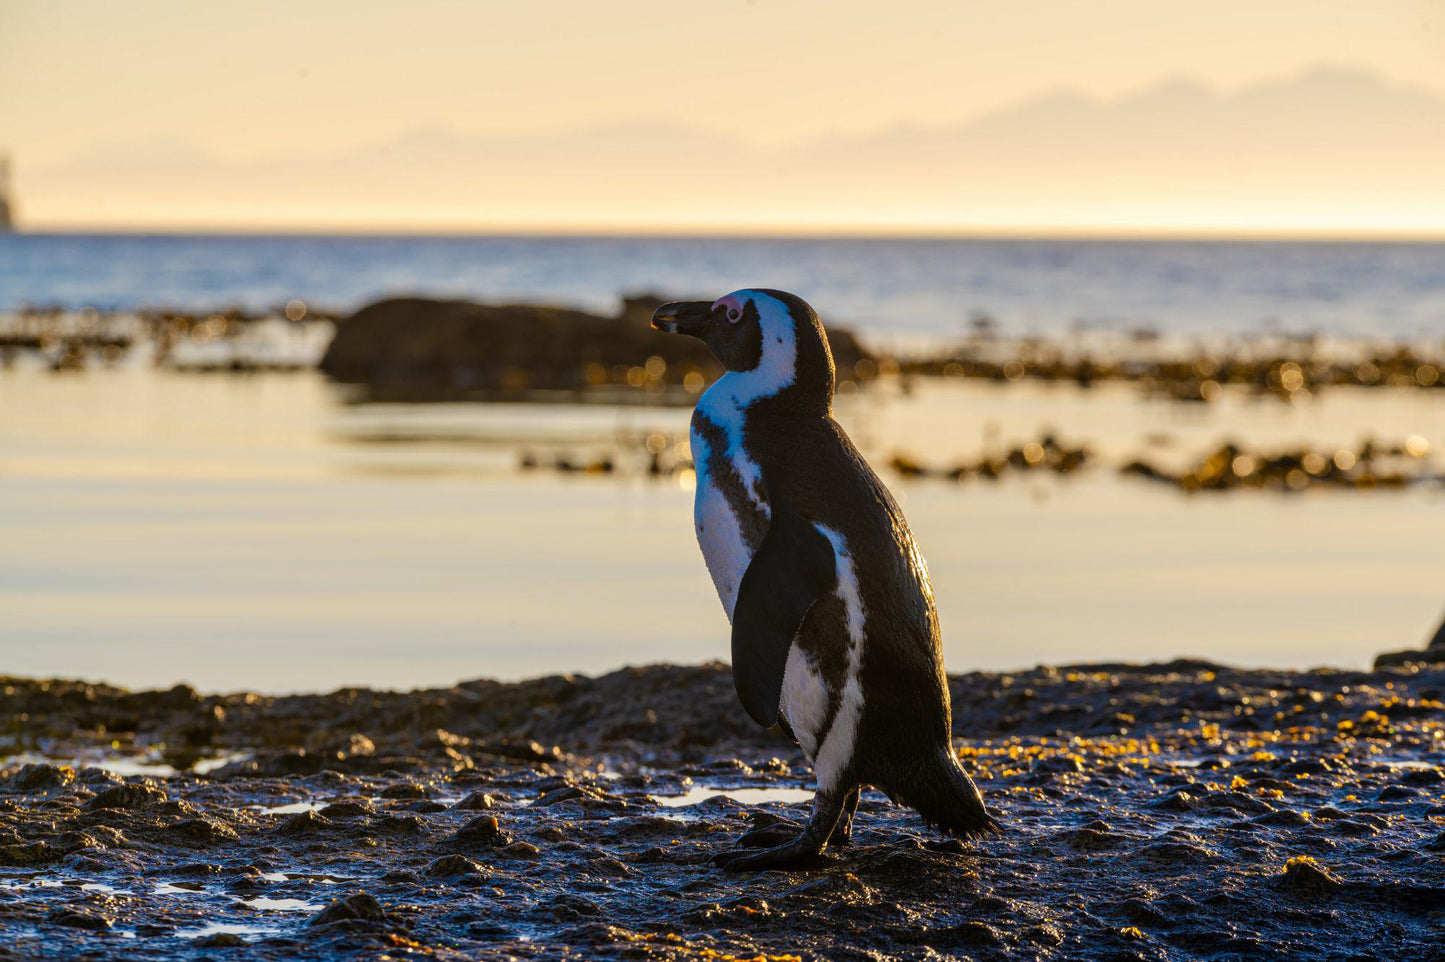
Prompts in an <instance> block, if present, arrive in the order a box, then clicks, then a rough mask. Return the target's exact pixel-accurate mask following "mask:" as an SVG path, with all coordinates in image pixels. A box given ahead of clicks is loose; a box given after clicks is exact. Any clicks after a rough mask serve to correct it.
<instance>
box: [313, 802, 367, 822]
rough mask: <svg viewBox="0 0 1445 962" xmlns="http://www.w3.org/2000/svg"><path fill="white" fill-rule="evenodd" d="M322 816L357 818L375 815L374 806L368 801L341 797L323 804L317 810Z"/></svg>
mask: <svg viewBox="0 0 1445 962" xmlns="http://www.w3.org/2000/svg"><path fill="white" fill-rule="evenodd" d="M316 814H318V815H320V816H321V817H322V818H328V819H330V818H359V817H361V816H362V815H375V814H376V806H374V805H372V804H371V803H370V802H365V801H356V800H354V799H343V800H341V801H336V802H332V803H331V804H329V805H326V806H323V807H322V808H321V809H320V810H318V811H317V813H316Z"/></svg>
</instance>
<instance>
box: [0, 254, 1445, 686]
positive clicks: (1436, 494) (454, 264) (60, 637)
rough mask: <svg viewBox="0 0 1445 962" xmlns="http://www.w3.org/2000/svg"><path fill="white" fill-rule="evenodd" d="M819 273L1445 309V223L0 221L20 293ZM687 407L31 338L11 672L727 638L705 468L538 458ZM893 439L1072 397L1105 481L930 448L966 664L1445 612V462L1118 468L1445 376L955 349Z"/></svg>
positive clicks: (593, 656)
mask: <svg viewBox="0 0 1445 962" xmlns="http://www.w3.org/2000/svg"><path fill="white" fill-rule="evenodd" d="M745 285H774V286H779V287H785V288H791V289H794V290H797V291H800V292H803V293H805V294H806V295H807V296H808V297H809V299H810V300H812V301H813V303H814V304H815V305H816V306H817V307H818V308H819V309H820V311H821V312H822V313H823V314H824V316H825V318H826V319H828V320H829V321H830V322H840V321H848V322H852V323H854V324H856V325H858V326H859V327H860V328H861V329H863V330H864V331H866V332H868V333H871V334H874V335H878V336H887V335H890V334H896V335H899V336H908V335H934V336H937V335H940V334H943V335H946V334H950V333H954V332H957V331H960V330H962V329H963V328H965V327H966V325H967V324H968V322H969V320H970V318H972V317H973V316H975V315H978V314H988V315H990V316H992V317H994V318H995V319H996V320H997V321H998V323H999V325H1000V328H1001V329H1002V330H1003V331H1004V332H1005V333H1008V334H1022V333H1025V332H1028V331H1031V330H1032V331H1039V332H1059V331H1066V330H1068V329H1069V328H1070V326H1071V325H1073V324H1074V323H1075V322H1076V321H1079V320H1084V321H1087V322H1090V323H1093V324H1097V325H1100V326H1110V327H1116V328H1133V327H1138V326H1145V325H1147V326H1152V327H1154V328H1156V329H1158V330H1160V331H1161V332H1163V333H1166V334H1170V333H1172V334H1178V335H1186V336H1187V335H1192V334H1199V335H1205V334H1220V333H1235V332H1238V333H1243V332H1254V331H1259V330H1261V329H1268V328H1269V327H1270V326H1274V327H1277V328H1279V329H1282V330H1286V331H1302V330H1308V329H1317V330H1321V331H1326V332H1332V333H1341V334H1359V333H1364V334H1383V335H1390V336H1395V337H1399V336H1427V335H1428V336H1429V337H1431V338H1432V339H1433V338H1439V337H1441V336H1442V335H1445V245H1441V244H1436V245H1427V244H1303V243H1136V242H1127V243H1126V242H1078V241H981V240H968V241H890V240H826V241H822V240H736V239H730V240H724V239H709V240H697V239H656V238H652V239H649V238H622V239H617V238H565V239H560V238H553V239H539V238H404V237H378V238H364V237H196V236H120V235H114V236H79V235H71V236H62V235H51V236H45V235H21V236H12V237H0V311H4V310H7V309H11V308H14V307H16V306H18V305H21V304H24V303H36V304H46V303H49V304H57V303H58V304H61V305H65V306H69V307H79V306H83V305H93V306H98V307H107V308H121V309H125V308H132V307H136V306H142V305H156V306H160V305H167V306H175V307H179V308H189V309H201V310H204V309H213V308H216V307H219V306H223V305H229V304H239V305H242V306H245V307H248V308H252V309H264V308H269V307H274V306H276V305H277V304H279V303H280V302H283V301H285V300H287V299H289V298H292V297H301V298H304V299H305V300H307V301H308V302H309V303H312V304H313V305H317V306H321V307H325V308H330V309H335V310H348V309H350V308H353V307H356V306H358V305H360V304H362V303H364V302H366V301H368V300H370V299H372V298H375V297H380V296H383V295H385V294H389V293H400V292H419V293H425V294H433V295H455V296H468V297H476V298H483V299H512V298H524V299H531V300H537V301H546V302H553V303H567V304H576V305H580V306H584V307H590V308H593V309H597V310H611V309H612V308H613V307H614V306H615V304H616V300H617V297H618V296H619V295H620V294H621V293H623V292H629V291H643V290H651V291H657V292H661V293H666V294H674V295H681V296H686V295H691V294H715V293H718V292H721V291H725V290H730V289H733V288H736V287H740V286H745ZM687 416H688V412H687V411H686V410H685V409H679V408H638V407H633V406H626V407H616V408H614V407H608V406H604V405H591V406H576V405H498V404H490V405H488V404H439V405H416V404H410V405H388V404H358V403H354V398H352V397H351V395H350V394H349V393H348V392H346V391H344V390H342V389H340V388H338V387H337V386H336V385H332V384H329V383H327V382H326V380H325V379H324V378H323V377H322V376H321V375H320V374H319V372H316V371H299V372H295V373H287V374H282V373H267V374H259V375H225V374H197V373H188V372H186V371H180V370H173V369H168V368H165V367H160V368H158V367H156V366H154V365H153V364H152V363H150V361H149V358H148V356H147V355H145V353H144V352H132V356H127V357H126V358H125V359H124V361H123V362H121V363H117V364H114V365H103V364H91V365H88V366H87V367H86V368H85V369H84V370H82V371H74V372H73V371H65V372H61V373H56V372H52V371H51V370H50V369H49V365H48V364H47V363H45V360H44V359H43V358H41V357H38V356H21V357H18V358H15V359H14V360H13V361H12V362H11V363H10V364H9V366H8V367H4V368H0V546H3V550H0V674H4V673H7V672H12V673H21V674H30V675H43V676H44V675H64V676H82V677H87V678H93V679H103V680H108V681H113V682H119V683H123V684H128V685H135V686H147V685H161V686H165V685H170V684H173V683H175V682H177V681H188V682H190V683H192V684H195V685H197V686H199V687H202V688H206V689H224V688H238V687H251V688H257V689H263V690H270V691H278V690H294V689H325V688H330V687H335V686H337V685H342V684H361V685H380V686H409V685H425V684H446V683H450V682H452V681H455V680H457V679H459V678H466V677H476V676H483V675H486V676H494V677H497V676H500V677H519V676H524V675H538V674H547V673H552V672H558V671H588V672H596V671H603V670H607V669H610V668H614V667H617V666H619V665H623V664H636V663H640V662H647V661H660V660H667V661H681V662H696V661H701V660H704V659H707V658H725V657H726V656H727V653H728V643H727V624H726V618H725V617H724V615H723V613H722V610H721V607H720V606H719V605H718V604H717V600H716V596H715V594H714V592H713V589H712V585H711V582H710V581H709V579H708V577H707V574H706V571H705V569H704V567H703V564H702V560H701V558H700V557H699V555H698V552H697V547H696V544H695V542H694V540H693V536H692V523H691V508H690V503H691V499H692V495H691V493H690V492H689V491H688V490H686V488H685V486H684V485H683V484H682V482H681V479H677V481H676V482H674V481H666V480H664V481H656V480H648V479H647V478H646V477H645V476H644V475H643V474H642V473H641V472H640V471H635V472H633V473H631V474H627V473H626V472H619V474H618V475H616V476H606V477H590V476H569V477H563V476H558V475H552V474H549V473H546V472H536V471H532V472H523V471H519V470H518V464H519V461H520V458H521V456H522V454H523V451H524V450H528V451H536V452H540V454H541V455H542V458H543V460H544V461H545V462H547V463H550V459H551V458H552V457H553V456H555V455H558V454H565V455H567V456H568V457H569V458H571V459H572V460H574V461H577V462H578V463H581V462H584V461H586V460H587V459H589V458H593V457H596V456H598V455H599V454H601V453H606V452H608V451H611V450H613V449H614V448H615V447H616V445H617V443H618V438H620V437H632V436H644V435H645V434H646V433H647V432H651V431H658V432H664V433H665V434H668V435H671V436H672V437H673V438H681V437H683V436H684V435H685V430H686V424H687ZM839 416H840V419H841V420H842V421H843V423H844V424H845V426H846V427H847V429H848V430H849V432H850V433H851V434H852V435H853V437H854V438H855V440H857V441H858V442H859V444H860V446H861V448H862V449H863V451H864V452H865V454H866V455H867V456H868V457H869V458H870V459H871V460H873V462H874V463H875V464H877V465H880V466H883V465H886V464H887V462H888V460H889V458H890V457H891V455H892V454H893V453H895V452H899V451H903V452H906V453H910V454H912V455H916V456H918V457H920V458H921V459H922V460H924V461H925V462H927V463H931V464H947V463H951V460H956V459H975V458H977V457H978V456H979V455H980V453H981V452H982V451H983V450H984V449H985V448H988V447H991V446H993V445H996V444H998V443H1006V444H1014V443H1022V442H1023V441H1024V440H1027V439H1031V438H1035V437H1038V436H1039V435H1040V433H1042V432H1044V431H1057V432H1059V434H1060V436H1061V437H1063V438H1065V439H1066V440H1069V441H1072V442H1078V443H1083V444H1086V445H1088V446H1089V447H1090V448H1091V449H1092V450H1094V451H1095V452H1096V453H1098V454H1100V455H1101V456H1102V457H1103V459H1104V460H1103V465H1102V466H1100V467H1098V468H1096V469H1094V470H1092V471H1090V472H1086V473H1085V474H1084V475H1083V476H1082V477H1079V478H1077V479H1073V480H1070V481H1060V480H1055V479H1051V478H1034V477H1030V478H1028V479H1012V480H1005V481H1002V482H1000V483H998V484H997V485H990V484H984V483H973V484H969V485H962V486H960V485H954V484H949V483H944V482H915V483H909V482H907V481H905V480H903V479H902V478H900V477H899V476H898V475H896V474H894V473H892V472H888V471H887V470H886V469H885V480H886V481H887V483H888V484H890V485H891V486H893V487H894V490H895V491H896V492H897V494H898V495H899V497H900V499H901V500H902V501H903V503H904V505H905V510H906V511H907V513H908V516H909V518H910V521H911V523H912V525H913V528H914V530H915V532H916V533H917V535H918V537H919V540H920V543H921V545H922V547H923V550H924V553H925V555H926V556H927V558H928V560H929V564H930V568H931V571H932V575H933V579H934V585H935V588H936V590H937V593H938V599H939V609H940V614H941V618H942V621H943V625H944V635H945V639H946V653H947V658H948V664H949V667H950V668H951V669H952V670H954V671H963V670H966V669H969V668H1013V667H1020V666H1025V665H1029V664H1033V663H1036V662H1041V661H1044V662H1052V663H1069V662H1079V661H1089V660H1114V659H1118V660H1136V661H1148V660H1156V659H1167V658H1171V657H1174V656H1178V655H1193V656H1202V657H1207V658H1215V659H1221V660H1224V661H1229V662H1235V663H1241V664H1250V665H1254V664H1278V665H1293V666H1307V665H1318V664H1331V665H1345V666H1351V667H1363V666H1365V665H1368V664H1369V661H1370V659H1371V658H1372V657H1373V656H1374V655H1375V654H1376V653H1378V652H1380V651H1382V650H1387V649H1397V648H1403V647H1407V646H1413V645H1418V644H1419V643H1420V642H1422V641H1423V640H1424V639H1425V638H1426V637H1428V635H1429V633H1430V632H1432V631H1433V630H1434V627H1435V625H1436V624H1438V621H1439V618H1440V611H1441V606H1442V604H1445V597H1442V592H1441V588H1440V578H1439V573H1440V571H1441V570H1442V566H1445V543H1442V542H1441V541H1440V539H1439V537H1438V534H1437V533H1436V529H1437V528H1438V525H1435V526H1433V527H1432V524H1434V523H1433V521H1432V520H1431V519H1433V518H1434V517H1435V516H1436V515H1438V514H1439V512H1440V509H1441V507H1442V506H1445V488H1441V487H1440V486H1439V485H1434V486H1422V487H1415V488H1410V489H1405V490H1401V491H1376V492H1371V493H1347V492H1338V491H1320V492H1314V491H1311V492H1308V493H1306V494H1305V495H1302V496H1299V497H1294V498H1286V497H1283V496H1280V495H1274V494H1268V493H1264V492H1241V493H1237V494H1232V495H1227V496H1221V497H1196V498H1190V497H1186V496H1184V495H1182V494H1180V493H1178V492H1176V491H1172V490H1168V489H1164V488H1162V487H1159V486H1155V485H1147V484H1145V483H1144V482H1140V481H1130V480H1126V479H1122V478H1120V477H1119V475H1118V474H1117V473H1116V469H1117V465H1118V464H1121V463H1123V462H1124V461H1125V460H1127V459H1129V458H1131V457H1134V456H1137V455H1140V454H1147V455H1149V456H1150V457H1151V458H1155V459H1163V460H1164V461H1167V462H1170V463H1178V464H1183V463H1187V462H1189V461H1190V460H1191V459H1193V458H1196V457H1198V456H1199V455H1200V454H1201V453H1202V452H1205V451H1208V450H1212V448H1213V447H1214V446H1216V445H1217V444H1218V443H1220V442H1221V441H1223V440H1225V439H1234V440H1237V441H1239V442H1241V443H1242V444H1244V445H1246V446H1248V447H1261V448H1263V449H1282V448H1286V447H1288V446H1291V445H1299V444H1309V445H1316V446H1321V448H1322V449H1324V450H1328V449H1329V448H1330V447H1332V446H1339V447H1345V446H1354V445H1358V444H1359V443H1360V442H1361V441H1362V439H1364V438H1366V437H1376V438H1379V439H1380V440H1381V441H1382V442H1390V441H1398V440H1399V439H1401V438H1405V437H1408V436H1413V435H1418V436H1419V437H1420V438H1424V439H1426V441H1427V442H1428V443H1429V444H1430V445H1431V446H1433V449H1434V451H1435V452H1440V451H1445V392H1441V391H1419V390H1399V391H1396V390H1352V389H1346V388H1341V389H1330V390H1327V391H1323V392H1320V393H1319V395H1318V396H1317V397H1315V398H1314V399H1313V400H1311V401H1310V402H1309V403H1306V404H1285V403H1279V402H1277V401H1275V400H1272V399H1260V398H1258V397H1255V396H1253V395H1250V394H1249V393H1248V392H1246V391H1243V390H1240V391H1233V390H1231V391H1226V392H1225V397H1224V398H1223V400H1221V401H1218V402H1216V403H1212V404H1209V405H1199V404H1194V405H1181V404H1179V403H1177V402H1172V401H1167V400H1161V399H1157V398H1145V397H1141V396H1140V395H1139V394H1138V393H1137V392H1136V391H1135V390H1133V389H1132V388H1129V387H1126V386H1124V385H1104V386H1101V387H1095V388H1094V389H1092V390H1088V391H1085V390H1082V389H1079V388H1077V387H1075V386H1073V385H1048V384H1041V385H1035V384H1021V385H1013V386H999V385H991V384H980V383H962V384H954V383H928V384H924V385H919V386H917V387H916V388H915V389H913V390H910V391H903V390H902V389H901V388H899V389H897V390H895V389H892V388H889V389H887V390H884V389H878V390H874V391H872V392H868V393H866V394H862V395H856V396H852V397H848V398H844V399H843V400H842V401H840V405H839Z"/></svg>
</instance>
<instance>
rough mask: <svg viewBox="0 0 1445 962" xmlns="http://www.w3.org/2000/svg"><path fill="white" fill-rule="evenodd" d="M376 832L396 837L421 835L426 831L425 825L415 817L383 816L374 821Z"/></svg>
mask: <svg viewBox="0 0 1445 962" xmlns="http://www.w3.org/2000/svg"><path fill="white" fill-rule="evenodd" d="M376 830H377V831H378V832H387V833H390V834H398V835H422V834H424V833H425V832H426V831H427V824H426V822H424V821H422V820H421V819H420V818H418V817H417V816H415V815H383V816H382V817H381V818H379V819H377V820H376Z"/></svg>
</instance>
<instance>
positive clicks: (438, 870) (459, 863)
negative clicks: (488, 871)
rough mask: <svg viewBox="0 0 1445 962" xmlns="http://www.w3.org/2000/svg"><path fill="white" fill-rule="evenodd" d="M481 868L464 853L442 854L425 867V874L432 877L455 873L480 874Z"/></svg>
mask: <svg viewBox="0 0 1445 962" xmlns="http://www.w3.org/2000/svg"><path fill="white" fill-rule="evenodd" d="M482 872H483V869H482V867H481V866H480V865H478V864H477V863H476V862H473V861H472V860H471V859H469V858H467V857H466V856H465V855H443V856H442V857H441V858H439V859H437V860H435V861H434V862H432V863H431V864H430V865H428V866H427V867H426V874H428V875H430V876H431V877H432V878H451V877H453V876H456V875H481V874H482Z"/></svg>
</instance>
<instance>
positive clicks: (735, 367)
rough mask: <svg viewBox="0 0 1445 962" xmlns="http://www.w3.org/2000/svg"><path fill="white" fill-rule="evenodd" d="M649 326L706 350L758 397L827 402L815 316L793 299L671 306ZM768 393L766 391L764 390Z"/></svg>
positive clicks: (828, 372) (769, 293)
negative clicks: (688, 339) (749, 383)
mask: <svg viewBox="0 0 1445 962" xmlns="http://www.w3.org/2000/svg"><path fill="white" fill-rule="evenodd" d="M652 326H653V328H655V329H656V330H659V331H666V332H668V333H670V334H686V335H688V336H690V337H695V338H697V339H698V340H700V341H702V342H703V343H704V344H706V345H707V346H708V349H709V350H711V351H712V353H713V354H714V356H716V357H717V359H718V360H719V361H721V362H722V364H723V367H725V368H727V369H728V370H729V371H732V372H736V373H738V374H740V375H742V376H744V377H746V378H748V379H749V380H750V381H752V380H756V381H757V382H758V383H757V384H756V385H754V389H755V391H757V392H759V393H758V396H759V397H764V396H770V395H773V394H786V395H787V396H788V397H789V398H792V399H794V400H796V401H798V402H800V403H804V404H809V405H811V404H813V403H816V402H818V401H821V402H822V403H823V405H824V409H825V410H826V409H827V407H828V406H830V405H831V403H832V399H833V353H832V351H830V350H829V349H828V335H827V334H826V333H824V331H823V322H822V321H820V320H818V315H817V313H816V312H814V310H813V309H812V308H811V307H809V306H808V303H807V301H804V300H803V299H802V298H801V297H798V296H797V295H796V294H789V293H787V292H785V291H775V290H768V289H766V288H756V289H748V290H741V291H733V292H732V293H731V294H727V295H725V296H723V297H720V298H718V299H717V300H715V301H673V302H672V303H670V304H664V305H662V306H661V307H659V308H658V309H657V310H656V311H655V312H654V313H653V315H652ZM769 388H771V390H767V389H769Z"/></svg>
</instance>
